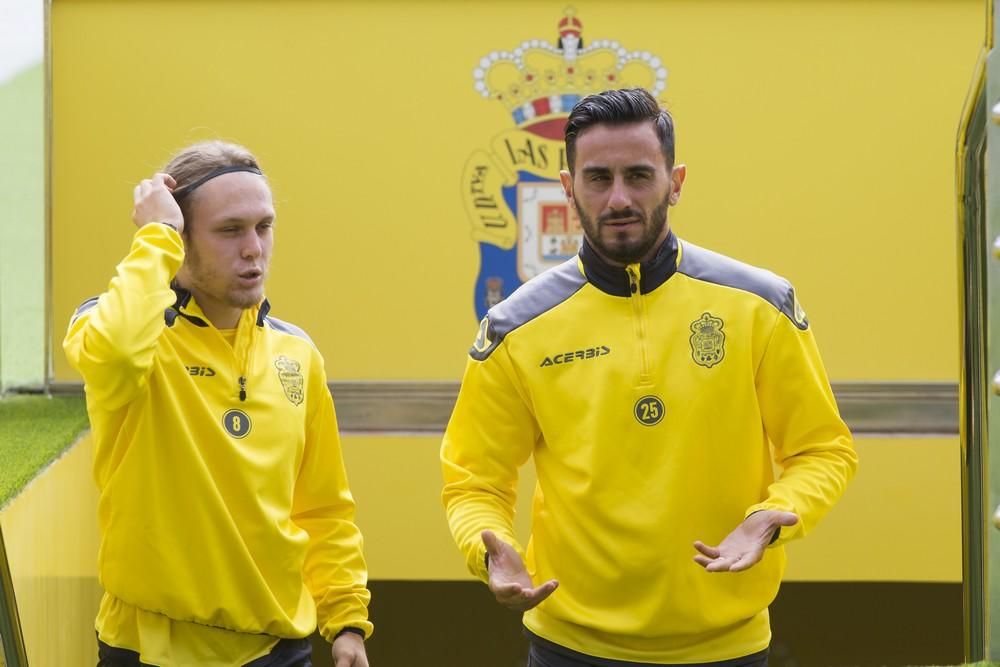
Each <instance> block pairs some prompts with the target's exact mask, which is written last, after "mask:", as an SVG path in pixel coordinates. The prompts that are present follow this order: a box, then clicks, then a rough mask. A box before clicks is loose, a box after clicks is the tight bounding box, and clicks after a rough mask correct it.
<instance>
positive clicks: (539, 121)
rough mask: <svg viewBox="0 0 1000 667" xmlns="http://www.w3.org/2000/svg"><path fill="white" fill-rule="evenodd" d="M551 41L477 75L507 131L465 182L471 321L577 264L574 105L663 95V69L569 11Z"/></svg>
mask: <svg viewBox="0 0 1000 667" xmlns="http://www.w3.org/2000/svg"><path fill="white" fill-rule="evenodd" d="M556 28H557V31H556V41H555V43H554V44H553V43H551V42H549V41H547V40H545V39H532V40H528V41H525V42H522V43H521V44H520V45H519V46H517V47H516V48H515V49H513V50H512V51H492V52H491V53H489V54H487V55H485V56H483V57H482V59H481V60H480V61H479V63H477V64H476V66H475V68H474V71H473V81H474V86H475V90H476V92H478V93H479V94H480V95H481V96H482V97H483V99H484V100H492V101H495V102H498V103H500V104H502V105H503V106H504V107H505V108H506V109H507V111H508V112H509V113H510V117H511V120H512V127H510V128H509V129H507V130H504V131H502V132H501V133H500V134H498V135H496V136H495V137H493V139H492V140H491V141H489V144H488V146H487V147H485V148H480V149H478V150H476V151H475V152H474V153H473V154H472V155H471V156H470V158H469V160H468V162H467V163H466V165H465V169H464V172H463V174H462V194H463V199H464V202H465V208H466V211H467V213H468V215H469V220H470V221H471V224H472V237H473V239H475V240H476V241H477V242H478V244H479V254H480V265H479V275H478V277H477V279H476V285H475V290H474V299H475V312H476V318H477V319H482V317H483V316H484V315H485V314H486V311H487V310H488V309H489V308H490V307H491V306H493V305H494V304H496V303H498V302H500V301H501V300H502V299H504V298H505V297H507V296H509V295H510V293H511V292H513V291H514V290H515V289H517V288H518V287H519V286H520V285H521V284H522V283H523V282H525V281H526V280H528V279H530V278H533V277H534V276H536V275H538V274H539V273H541V272H542V271H545V270H546V269H549V268H551V267H553V266H556V265H557V264H559V263H561V262H563V261H565V260H566V259H569V258H570V257H573V256H574V255H575V254H576V253H577V251H579V249H580V244H581V243H582V241H583V232H582V230H581V229H580V222H579V220H578V219H577V216H576V211H573V210H571V207H570V206H569V204H568V203H567V202H566V198H565V196H564V194H563V191H562V186H561V185H560V183H559V172H560V171H561V170H563V169H566V166H567V165H566V155H565V148H564V146H563V131H564V128H565V126H566V118H567V117H568V116H569V112H570V110H571V109H572V108H573V105H575V104H576V103H577V102H578V101H579V100H580V99H582V98H583V97H586V96H587V95H590V94H591V93H596V92H600V91H602V90H606V89H608V88H624V87H631V86H642V87H644V88H647V89H649V90H650V92H652V93H653V95H654V96H659V95H660V93H662V92H663V90H664V89H665V88H666V85H667V70H666V68H665V67H664V66H663V63H662V62H661V60H660V58H658V57H657V56H655V55H654V54H652V53H650V52H649V51H642V50H630V49H628V48H626V46H625V45H624V44H621V43H620V42H619V41H617V40H614V39H598V40H595V41H593V42H588V41H586V39H585V35H584V30H583V23H582V22H581V20H580V18H579V17H578V16H577V15H576V12H575V11H574V10H573V9H572V8H567V9H566V10H565V12H564V14H563V16H562V18H561V19H560V20H559V21H558V23H557V25H556Z"/></svg>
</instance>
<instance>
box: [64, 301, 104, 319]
mask: <svg viewBox="0 0 1000 667" xmlns="http://www.w3.org/2000/svg"><path fill="white" fill-rule="evenodd" d="M97 299H98V297H96V296H92V297H90V298H89V299H87V300H86V301H84V302H83V303H81V304H80V307H79V308H77V309H76V312H74V313H73V317H71V318H70V320H69V323H70V324H73V322H76V320H77V319H78V318H79V317H80V316H81V315H83V314H84V313H85V312H87V311H88V310H90V309H91V308H93V307H94V306H96V305H97Z"/></svg>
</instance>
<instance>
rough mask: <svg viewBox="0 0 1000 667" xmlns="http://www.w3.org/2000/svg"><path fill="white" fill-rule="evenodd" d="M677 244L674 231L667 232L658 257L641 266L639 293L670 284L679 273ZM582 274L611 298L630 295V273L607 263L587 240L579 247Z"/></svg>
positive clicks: (646, 292)
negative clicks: (669, 280) (666, 283)
mask: <svg viewBox="0 0 1000 667" xmlns="http://www.w3.org/2000/svg"><path fill="white" fill-rule="evenodd" d="M677 252H678V241H677V236H675V235H674V232H673V230H670V231H669V232H668V233H667V238H665V239H663V243H661V244H660V248H659V249H658V250H657V251H656V255H654V256H653V259H651V260H649V261H648V262H643V263H642V264H640V265H639V267H640V271H639V292H640V294H648V293H649V292H652V291H653V290H655V289H656V288H657V287H659V286H660V285H662V284H663V283H665V282H667V279H668V278H670V276H672V275H674V273H675V272H676V271H677ZM580 261H581V262H582V264H583V271H584V273H585V274H586V276H587V280H589V281H590V282H591V283H592V284H593V285H594V287H596V288H598V289H599V290H601V291H602V292H605V293H607V294H610V295H612V296H630V295H631V288H630V283H629V274H628V271H627V270H626V268H625V267H624V266H613V265H611V264H608V263H607V262H605V261H604V260H603V259H601V257H600V256H599V255H598V254H597V252H595V251H594V248H593V246H591V245H590V241H588V240H587V239H586V237H584V239H583V247H582V248H580Z"/></svg>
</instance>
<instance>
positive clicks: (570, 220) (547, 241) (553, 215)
mask: <svg viewBox="0 0 1000 667" xmlns="http://www.w3.org/2000/svg"><path fill="white" fill-rule="evenodd" d="M517 199H518V206H517V210H518V211H519V213H520V215H519V222H520V223H521V224H520V226H519V229H518V240H517V271H518V275H519V276H520V278H521V280H522V281H526V280H529V279H531V278H534V277H535V276H537V275H538V274H539V273H542V272H543V271H545V270H547V269H550V268H552V267H554V266H557V265H559V264H562V263H563V262H565V261H566V260H567V259H569V258H571V257H574V256H575V255H576V254H577V253H578V252H579V251H580V245H581V244H582V243H583V230H582V229H581V228H580V222H579V220H578V219H577V217H576V215H574V214H572V212H571V210H570V207H569V204H567V202H566V195H565V194H564V193H563V189H562V186H561V185H560V184H559V183H553V182H551V181H549V182H546V181H532V182H524V181H520V182H518V184H517Z"/></svg>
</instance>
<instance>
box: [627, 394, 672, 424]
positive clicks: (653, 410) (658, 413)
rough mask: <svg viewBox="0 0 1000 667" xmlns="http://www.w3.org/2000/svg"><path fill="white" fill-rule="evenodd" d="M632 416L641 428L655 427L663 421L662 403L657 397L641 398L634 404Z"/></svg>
mask: <svg viewBox="0 0 1000 667" xmlns="http://www.w3.org/2000/svg"><path fill="white" fill-rule="evenodd" d="M632 412H633V414H634V415H635V418H636V420H637V421H638V422H639V423H640V424H642V425H643V426H656V425H657V424H659V423H660V420H661V419H663V413H664V412H666V410H664V408H663V401H661V400H660V398H659V397H658V396H653V395H649V396H643V397H642V398H640V399H639V400H638V401H636V402H635V408H634V409H633V411H632Z"/></svg>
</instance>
